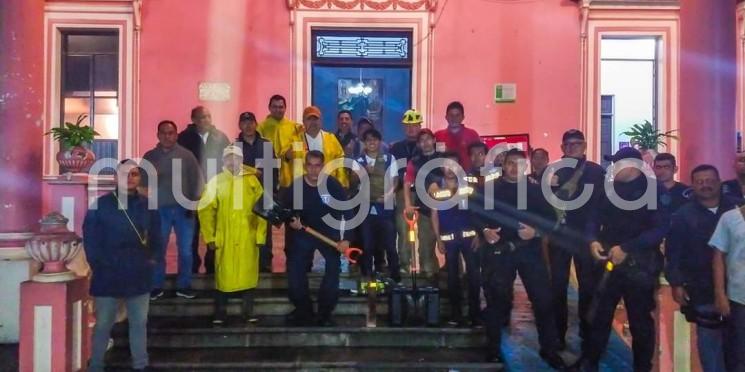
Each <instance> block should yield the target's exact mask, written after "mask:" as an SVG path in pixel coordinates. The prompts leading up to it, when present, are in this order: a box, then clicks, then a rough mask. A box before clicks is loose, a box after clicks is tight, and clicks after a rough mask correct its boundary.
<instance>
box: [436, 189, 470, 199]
mask: <svg viewBox="0 0 745 372" xmlns="http://www.w3.org/2000/svg"><path fill="white" fill-rule="evenodd" d="M471 194H473V187H470V186H464V187H461V188H459V189H458V195H460V196H465V195H471ZM432 196H434V198H435V199H441V200H442V199H448V198H450V197H452V196H453V192H452V191H450V190H440V191H436V192H435V193H434V194H433V195H432Z"/></svg>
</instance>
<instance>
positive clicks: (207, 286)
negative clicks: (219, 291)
mask: <svg viewBox="0 0 745 372" xmlns="http://www.w3.org/2000/svg"><path fill="white" fill-rule="evenodd" d="M322 278H323V274H322V273H315V272H311V273H308V284H309V286H310V288H311V289H314V288H316V289H317V288H318V287H319V286H320V284H321V279H322ZM401 279H402V280H401V284H402V285H405V286H411V276H410V275H402V278H401ZM339 281H340V287H341V288H343V289H351V288H357V285H358V284H359V281H360V274H359V273H342V274H341V275H340V276H339ZM426 282H427V281H426V280H425V279H424V278H422V277H419V278H418V279H417V284H418V285H419V286H422V285H424V284H425V283H426ZM435 283H439V288H447V274H446V273H445V272H441V273H439V274H438V280H436V281H435ZM214 288H215V280H214V276H212V275H207V274H195V275H194V276H193V277H192V289H195V290H200V291H201V290H212V289H214ZM163 289H165V290H175V289H176V275H175V274H168V275H167V276H166V281H165V285H164V286H163ZM257 289H274V290H276V289H287V275H286V274H285V273H272V274H269V273H261V274H259V284H258V287H257Z"/></svg>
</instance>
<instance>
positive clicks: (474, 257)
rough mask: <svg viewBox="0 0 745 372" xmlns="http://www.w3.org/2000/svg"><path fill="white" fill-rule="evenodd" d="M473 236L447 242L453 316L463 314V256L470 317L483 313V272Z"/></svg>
mask: <svg viewBox="0 0 745 372" xmlns="http://www.w3.org/2000/svg"><path fill="white" fill-rule="evenodd" d="M471 241H472V238H465V239H464V238H456V239H455V240H452V241H447V242H445V267H446V268H447V271H448V296H449V297H450V304H451V306H452V313H451V317H453V318H460V317H462V315H463V290H462V289H461V280H460V275H459V274H460V261H459V260H458V258H459V257H460V256H463V262H464V263H465V264H466V282H467V283H468V317H469V318H471V320H476V319H478V318H479V316H480V315H481V304H480V298H479V292H480V289H481V272H480V270H479V258H478V254H477V253H476V252H474V250H473V248H471Z"/></svg>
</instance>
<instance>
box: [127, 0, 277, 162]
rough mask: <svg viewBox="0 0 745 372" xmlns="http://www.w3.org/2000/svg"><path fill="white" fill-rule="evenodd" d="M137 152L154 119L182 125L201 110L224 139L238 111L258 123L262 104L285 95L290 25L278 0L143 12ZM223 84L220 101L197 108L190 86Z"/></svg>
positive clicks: (162, 1)
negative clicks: (224, 97)
mask: <svg viewBox="0 0 745 372" xmlns="http://www.w3.org/2000/svg"><path fill="white" fill-rule="evenodd" d="M143 8H144V9H143V25H142V27H143V30H142V45H141V56H142V57H141V62H140V63H141V64H140V68H141V73H140V79H141V86H140V92H141V99H140V123H141V124H140V141H141V142H140V150H141V152H143V153H144V152H145V151H146V150H148V149H150V148H151V147H152V146H154V145H155V143H156V142H157V139H156V138H155V128H156V125H157V123H158V122H159V121H160V120H162V119H172V120H174V121H176V123H178V124H179V126H183V125H185V124H187V123H189V122H190V119H189V110H190V109H191V108H192V107H194V106H196V105H199V104H204V105H205V106H207V107H209V108H210V109H211V111H212V116H213V122H214V123H215V125H217V126H218V127H219V128H220V129H222V130H223V131H224V132H226V134H227V135H228V136H229V137H231V138H232V137H233V136H235V135H236V133H237V131H238V128H237V127H238V124H237V118H238V114H240V113H241V112H242V111H249V110H250V111H253V112H254V113H255V114H256V115H257V117H259V118H263V117H264V116H265V115H266V114H267V113H268V112H267V104H268V99H269V97H270V96H271V95H272V94H275V93H278V94H282V95H284V96H285V97H289V96H290V61H291V52H290V22H289V20H290V18H289V11H288V10H287V8H286V5H285V2H284V1H276V0H252V1H245V0H159V1H150V2H145V6H144V7H143ZM202 81H209V82H226V83H228V84H230V86H231V99H230V101H228V102H207V103H201V102H200V101H199V99H198V90H197V87H198V84H199V82H202Z"/></svg>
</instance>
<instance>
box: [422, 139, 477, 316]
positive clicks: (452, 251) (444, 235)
mask: <svg viewBox="0 0 745 372" xmlns="http://www.w3.org/2000/svg"><path fill="white" fill-rule="evenodd" d="M442 156H443V158H444V159H445V162H446V163H445V165H444V166H443V167H442V177H441V178H439V179H438V180H436V182H435V183H432V184H431V185H429V188H428V192H429V193H430V194H431V195H432V196H434V199H435V200H437V201H438V206H437V208H433V209H432V228H433V230H434V232H435V235H436V236H437V249H438V251H439V252H440V253H441V254H444V255H445V267H446V269H447V273H448V294H449V298H450V306H451V312H450V320H449V321H448V324H449V325H450V326H462V325H465V324H466V321H465V319H464V318H463V305H462V302H463V291H462V289H461V280H460V266H461V265H460V259H461V257H462V258H463V262H464V263H465V267H466V272H465V276H466V281H467V283H468V286H467V288H468V318H469V321H470V323H471V325H472V326H474V327H479V326H481V325H482V321H481V306H480V298H479V294H480V290H481V270H480V267H479V262H478V255H477V254H476V252H475V250H474V238H475V237H476V231H475V230H474V228H473V225H472V224H471V219H470V212H469V210H468V209H467V207H468V199H469V198H470V196H471V194H472V193H473V192H474V190H475V189H474V188H473V187H471V186H470V185H469V184H468V182H465V181H466V180H459V179H458V175H457V173H456V171H455V167H458V163H459V160H460V159H459V157H458V154H457V153H455V152H445V153H443V154H442ZM452 202H456V203H455V204H454V205H451V203H452Z"/></svg>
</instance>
